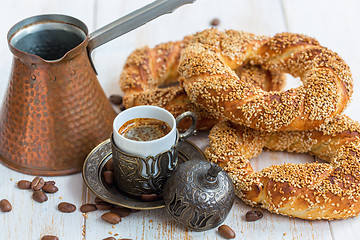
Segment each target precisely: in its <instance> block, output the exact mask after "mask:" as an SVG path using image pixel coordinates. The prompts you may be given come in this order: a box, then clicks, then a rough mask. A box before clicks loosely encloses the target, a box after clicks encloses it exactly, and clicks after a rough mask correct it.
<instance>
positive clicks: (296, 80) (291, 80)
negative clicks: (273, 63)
mask: <svg viewBox="0 0 360 240" xmlns="http://www.w3.org/2000/svg"><path fill="white" fill-rule="evenodd" d="M285 77H286V83H285V86H284V89H283V90H284V91H286V90H289V89H292V88H297V87H300V86H302V85H303V84H302V82H301V79H300V77H293V76H292V75H291V74H288V73H285Z"/></svg>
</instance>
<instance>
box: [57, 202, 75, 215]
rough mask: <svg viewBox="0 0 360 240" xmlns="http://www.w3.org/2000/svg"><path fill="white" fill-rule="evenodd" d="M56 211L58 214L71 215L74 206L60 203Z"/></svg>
mask: <svg viewBox="0 0 360 240" xmlns="http://www.w3.org/2000/svg"><path fill="white" fill-rule="evenodd" d="M58 209H59V211H60V212H63V213H72V212H75V210H76V206H75V205H74V204H71V203H68V202H61V203H59V205H58Z"/></svg>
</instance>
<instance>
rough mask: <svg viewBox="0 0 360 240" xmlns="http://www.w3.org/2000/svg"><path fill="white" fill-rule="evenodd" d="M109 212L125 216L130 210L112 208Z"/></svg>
mask: <svg viewBox="0 0 360 240" xmlns="http://www.w3.org/2000/svg"><path fill="white" fill-rule="evenodd" d="M110 212H112V213H115V214H117V215H119V216H120V217H126V216H129V215H130V210H129V209H127V208H113V209H111V210H110Z"/></svg>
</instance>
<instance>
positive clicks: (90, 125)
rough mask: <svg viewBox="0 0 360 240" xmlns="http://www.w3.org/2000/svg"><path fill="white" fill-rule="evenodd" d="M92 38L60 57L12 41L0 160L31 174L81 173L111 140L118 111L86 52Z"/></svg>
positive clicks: (0, 127)
mask: <svg viewBox="0 0 360 240" xmlns="http://www.w3.org/2000/svg"><path fill="white" fill-rule="evenodd" d="M86 44H87V40H84V42H82V43H81V44H80V45H79V46H77V47H76V48H74V49H73V50H72V51H71V52H69V53H68V54H67V55H65V57H64V58H62V59H59V60H58V61H45V60H42V59H41V58H40V57H38V56H35V55H32V54H29V53H25V52H21V51H19V50H17V49H15V48H12V47H11V46H10V49H11V51H12V52H13V53H14V55H15V56H14V61H13V66H12V70H11V75H10V81H9V85H8V88H7V92H6V95H5V98H4V101H3V104H2V107H1V110H0V160H1V162H2V163H3V164H5V165H6V166H8V167H10V168H12V169H14V170H17V171H20V172H24V173H28V174H36V175H49V176H50V175H64V174H71V173H76V172H80V171H81V169H82V164H83V161H84V160H85V158H86V156H87V154H88V153H89V152H90V151H91V149H93V148H94V147H95V146H96V145H97V144H99V143H100V142H102V141H103V140H105V139H107V138H108V136H109V135H110V133H111V131H112V122H113V119H114V117H115V112H114V110H113V109H112V107H111V105H110V103H109V101H108V99H107V98H106V96H105V93H104V91H103V90H102V88H101V86H100V84H99V82H98V80H97V77H96V74H95V71H94V69H93V67H92V65H91V63H90V61H89V58H88V54H87V51H86Z"/></svg>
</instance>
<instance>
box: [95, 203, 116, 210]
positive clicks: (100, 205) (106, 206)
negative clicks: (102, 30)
mask: <svg viewBox="0 0 360 240" xmlns="http://www.w3.org/2000/svg"><path fill="white" fill-rule="evenodd" d="M95 206H96V208H97V209H99V210H110V209H112V208H113V207H114V205H112V204H111V203H107V202H99V203H96V204H95Z"/></svg>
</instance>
